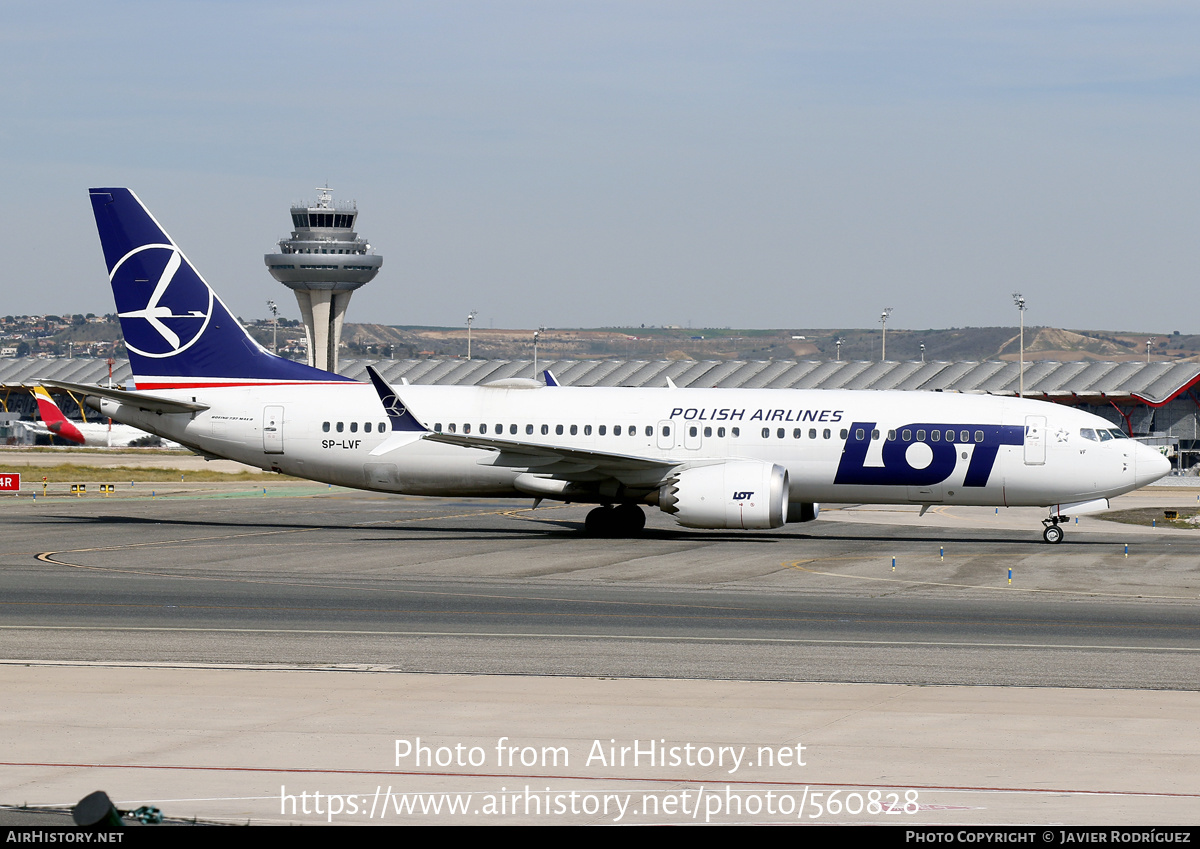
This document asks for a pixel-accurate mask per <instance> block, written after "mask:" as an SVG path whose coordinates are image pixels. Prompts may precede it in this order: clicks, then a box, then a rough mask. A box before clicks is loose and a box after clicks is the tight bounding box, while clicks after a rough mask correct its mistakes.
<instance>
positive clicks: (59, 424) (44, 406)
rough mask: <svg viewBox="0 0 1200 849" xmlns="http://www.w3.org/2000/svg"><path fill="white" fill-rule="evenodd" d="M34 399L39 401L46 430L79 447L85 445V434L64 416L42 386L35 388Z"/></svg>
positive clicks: (39, 409)
mask: <svg viewBox="0 0 1200 849" xmlns="http://www.w3.org/2000/svg"><path fill="white" fill-rule="evenodd" d="M33 397H34V398H36V399H37V405H38V414H39V415H40V416H41V417H42V421H43V422H45V423H46V428H47V429H48V430H49V431H50V432H51V433H52V434H54V435H55V436H61V437H62V438H63V439H67V440H70V441H71V442H74V443H76V444H78V445H83V443H84V442H85V441H86V440H85V439H84V437H83V434H82V433H80V432H79V428H77V427H75V425H73V424H72V423H71V420H70V419H68V418H67V417H66V416H64V415H63V413H62V410H60V409H59V408H58V404H55V403H54V399H53V398H51V397H50V393H49V392H47V391H46V390H45V389H44V388H43V387H41V386H35V387H33Z"/></svg>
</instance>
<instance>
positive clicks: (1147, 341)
mask: <svg viewBox="0 0 1200 849" xmlns="http://www.w3.org/2000/svg"><path fill="white" fill-rule="evenodd" d="M1155 338H1157V337H1154V336H1151V337H1150V338H1149V339H1147V340H1146V362H1150V346H1151V345H1153V344H1154V340H1155Z"/></svg>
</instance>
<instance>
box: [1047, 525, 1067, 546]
mask: <svg viewBox="0 0 1200 849" xmlns="http://www.w3.org/2000/svg"><path fill="white" fill-rule="evenodd" d="M1062 538H1063V530H1062V528H1060V527H1059V526H1058V525H1057V524H1054V525H1046V529H1045V530H1044V531H1042V539H1044V540H1045V541H1046V542H1048V543H1050V544H1051V545H1058V544H1059V543H1060V542H1062Z"/></svg>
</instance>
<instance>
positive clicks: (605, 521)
mask: <svg viewBox="0 0 1200 849" xmlns="http://www.w3.org/2000/svg"><path fill="white" fill-rule="evenodd" d="M616 524H617V523H616V521H615V520H614V516H613V509H612V508H611V507H597V508H596V509H595V510H592V511H591V512H590V513H588V514H587V518H586V519H584V520H583V531H584V533H586V534H587V535H588V536H590V537H607V536H612V532H613V529H614V528H615V527H616Z"/></svg>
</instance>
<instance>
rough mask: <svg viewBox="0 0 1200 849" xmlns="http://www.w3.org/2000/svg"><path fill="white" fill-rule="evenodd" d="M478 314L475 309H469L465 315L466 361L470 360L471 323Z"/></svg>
mask: <svg viewBox="0 0 1200 849" xmlns="http://www.w3.org/2000/svg"><path fill="white" fill-rule="evenodd" d="M477 315H479V313H478V312H477V311H476V310H471V313H470V315H468V316H467V362H470V361H471V323H472V322H474V321H475V316H477Z"/></svg>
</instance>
